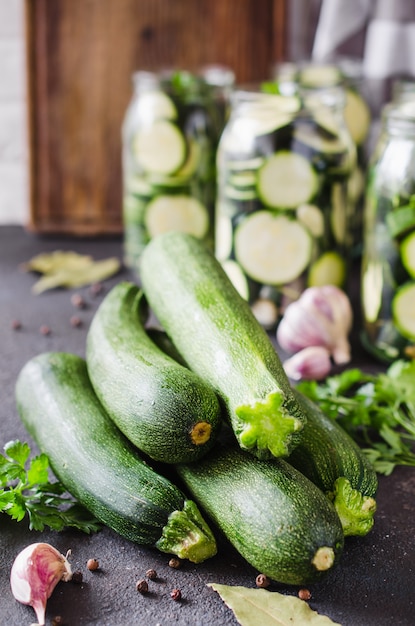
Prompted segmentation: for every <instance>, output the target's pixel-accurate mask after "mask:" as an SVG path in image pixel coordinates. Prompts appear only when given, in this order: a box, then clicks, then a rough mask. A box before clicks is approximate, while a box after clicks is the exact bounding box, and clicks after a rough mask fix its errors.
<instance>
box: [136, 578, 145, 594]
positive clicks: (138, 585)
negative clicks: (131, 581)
mask: <svg viewBox="0 0 415 626" xmlns="http://www.w3.org/2000/svg"><path fill="white" fill-rule="evenodd" d="M135 588H136V589H137V591H138V592H139V593H148V582H147V581H146V580H144V579H141V580H137V583H136V585H135Z"/></svg>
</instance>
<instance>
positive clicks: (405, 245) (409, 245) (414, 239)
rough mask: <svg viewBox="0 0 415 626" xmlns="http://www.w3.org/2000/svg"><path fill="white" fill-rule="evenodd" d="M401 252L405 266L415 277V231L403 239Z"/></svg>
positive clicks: (411, 275) (412, 276)
mask: <svg viewBox="0 0 415 626" xmlns="http://www.w3.org/2000/svg"><path fill="white" fill-rule="evenodd" d="M400 254H401V260H402V264H403V266H404V268H405V269H406V271H407V272H408V274H409V276H410V277H411V278H415V231H413V232H412V233H410V234H409V235H407V236H406V237H405V239H404V240H403V241H402V243H401V247H400Z"/></svg>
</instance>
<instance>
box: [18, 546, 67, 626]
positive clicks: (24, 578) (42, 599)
mask: <svg viewBox="0 0 415 626" xmlns="http://www.w3.org/2000/svg"><path fill="white" fill-rule="evenodd" d="M67 556H68V555H67ZM71 578H72V570H71V566H70V564H69V562H68V560H67V558H66V557H65V556H63V554H60V552H58V550H56V548H54V547H53V546H51V545H49V544H48V543H32V544H30V545H29V546H27V547H26V548H24V549H23V550H22V551H21V552H20V553H19V554H18V555H17V557H16V558H15V560H14V563H13V566H12V569H11V573H10V585H11V589H12V593H13V596H14V597H15V598H16V600H18V601H19V602H21V603H22V604H27V605H29V606H31V607H33V610H34V611H35V613H36V617H37V620H38V626H44V624H45V612H46V603H47V600H48V598H50V596H51V595H52V592H53V590H54V589H55V587H56V585H57V584H58V582H59V581H60V580H63V581H65V582H66V581H68V580H71Z"/></svg>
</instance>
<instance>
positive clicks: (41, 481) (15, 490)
mask: <svg viewBox="0 0 415 626" xmlns="http://www.w3.org/2000/svg"><path fill="white" fill-rule="evenodd" d="M4 451H5V455H0V485H1V489H0V512H3V513H7V514H8V515H9V516H10V517H11V518H12V519H14V520H16V521H18V522H21V521H22V520H23V519H25V518H28V521H29V528H30V529H31V530H40V531H42V530H44V528H45V527H46V526H48V527H49V528H51V529H52V530H63V529H64V528H67V527H73V528H77V529H78V530H82V531H83V532H86V533H88V534H89V533H91V532H96V531H98V530H99V529H100V527H101V525H100V523H99V522H98V521H97V520H96V519H95V518H94V517H92V516H91V515H90V514H89V513H88V512H87V511H86V510H85V508H84V507H82V506H81V505H80V504H79V503H78V502H76V500H74V499H73V498H72V496H71V495H70V494H67V493H66V490H65V487H64V486H63V485H62V483H60V482H59V481H56V482H53V483H52V482H50V481H49V459H48V457H47V455H46V454H39V455H38V456H34V457H33V458H31V459H30V458H29V457H30V447H29V445H28V444H27V443H22V442H20V441H18V440H16V441H9V442H8V443H7V444H6V445H5V446H4Z"/></svg>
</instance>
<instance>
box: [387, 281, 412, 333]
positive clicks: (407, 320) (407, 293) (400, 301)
mask: <svg viewBox="0 0 415 626" xmlns="http://www.w3.org/2000/svg"><path fill="white" fill-rule="evenodd" d="M392 317H393V321H394V324H395V326H396V328H397V329H398V330H399V332H400V333H401V334H402V335H403V336H404V337H406V338H407V339H411V340H412V341H415V283H407V284H405V285H402V287H400V288H399V289H397V291H396V293H395V295H394V297H393V299H392Z"/></svg>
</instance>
